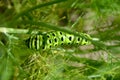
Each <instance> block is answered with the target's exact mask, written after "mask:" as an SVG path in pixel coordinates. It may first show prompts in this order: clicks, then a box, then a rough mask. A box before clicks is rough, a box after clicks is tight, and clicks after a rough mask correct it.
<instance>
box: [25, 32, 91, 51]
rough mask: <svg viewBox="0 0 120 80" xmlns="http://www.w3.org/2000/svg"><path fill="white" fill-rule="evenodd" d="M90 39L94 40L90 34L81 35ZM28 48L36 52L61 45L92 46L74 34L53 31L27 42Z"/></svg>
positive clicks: (36, 36) (31, 38) (31, 37)
mask: <svg viewBox="0 0 120 80" xmlns="http://www.w3.org/2000/svg"><path fill="white" fill-rule="evenodd" d="M80 35H83V36H85V37H87V38H89V39H92V38H91V37H90V36H89V35H88V34H85V33H80ZM26 43H27V46H28V47H29V48H31V49H35V50H40V49H43V50H46V49H50V48H51V47H55V46H60V45H87V44H91V42H90V41H89V40H87V39H86V38H82V37H78V36H75V35H73V34H68V33H65V32H61V31H53V32H48V33H45V34H35V35H32V36H30V38H29V39H27V40H26Z"/></svg>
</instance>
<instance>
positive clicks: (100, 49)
mask: <svg viewBox="0 0 120 80" xmlns="http://www.w3.org/2000/svg"><path fill="white" fill-rule="evenodd" d="M119 4H120V1H119V0H0V80H120V76H119V75H120V72H119V70H120V61H119V57H120V55H119V53H120V29H119V26H120V22H119V21H120V5H119ZM3 28H5V30H4V29H3ZM11 29H12V30H11ZM16 29H17V30H21V31H20V32H17V31H16ZM24 30H29V33H25V32H24ZM37 30H39V31H41V32H49V31H63V32H71V33H72V32H73V34H74V32H84V33H87V34H89V35H90V36H91V37H93V38H98V39H99V41H97V42H96V41H93V44H91V45H88V46H79V47H74V46H73V47H70V48H66V47H64V48H61V47H60V48H59V49H57V48H56V49H55V50H46V51H34V50H31V49H28V48H27V46H26V45H25V42H24V40H25V39H27V38H28V37H29V36H30V35H31V32H32V31H37ZM6 31H7V32H6Z"/></svg>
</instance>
